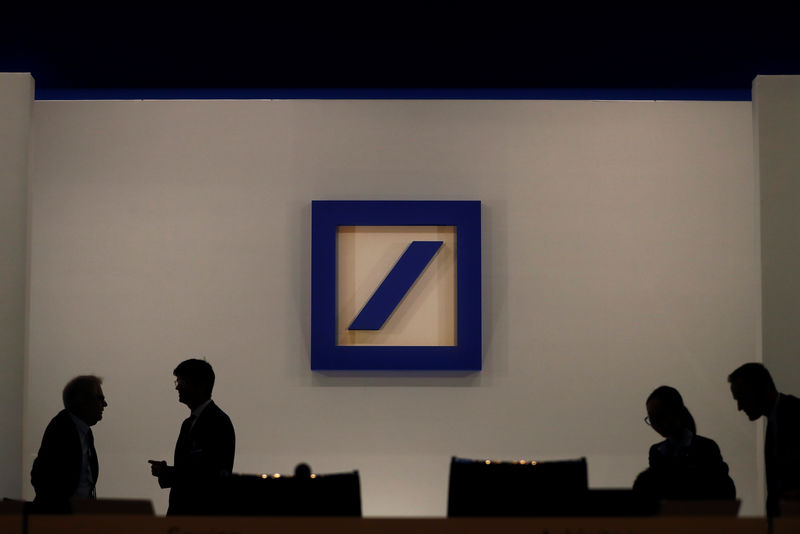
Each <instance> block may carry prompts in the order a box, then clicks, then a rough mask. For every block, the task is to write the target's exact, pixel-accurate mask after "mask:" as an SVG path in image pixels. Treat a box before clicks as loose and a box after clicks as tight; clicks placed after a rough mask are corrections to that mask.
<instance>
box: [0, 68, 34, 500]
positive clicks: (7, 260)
mask: <svg viewBox="0 0 800 534" xmlns="http://www.w3.org/2000/svg"><path fill="white" fill-rule="evenodd" d="M32 101H33V78H31V76H30V75H29V74H9V73H0V422H2V426H0V435H2V436H3V438H2V439H0V465H2V466H3V468H2V469H0V497H9V498H16V499H19V498H20V496H21V492H20V490H21V488H22V469H21V466H20V459H21V458H22V402H23V382H24V381H23V377H24V373H23V368H24V362H25V310H26V307H25V302H26V289H27V274H28V271H27V267H28V263H27V260H28V256H27V254H28V250H27V231H28V230H27V229H28V221H27V217H28V196H27V180H28V136H29V132H30V124H31V110H32V107H33V106H32Z"/></svg>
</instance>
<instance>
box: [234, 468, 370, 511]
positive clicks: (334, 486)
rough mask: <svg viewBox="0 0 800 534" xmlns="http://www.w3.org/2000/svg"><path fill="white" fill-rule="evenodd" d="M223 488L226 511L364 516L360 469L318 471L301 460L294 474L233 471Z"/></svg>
mask: <svg viewBox="0 0 800 534" xmlns="http://www.w3.org/2000/svg"><path fill="white" fill-rule="evenodd" d="M221 489H222V491H221V494H220V495H221V497H220V498H221V500H222V503H221V504H222V509H223V510H224V513H225V514H227V515H245V516H298V517H303V516H305V517H308V516H327V517H332V516H350V517H361V483H360V480H359V476H358V471H352V472H348V473H337V474H324V475H322V474H320V475H317V474H312V473H311V469H310V468H309V467H308V466H307V465H305V464H300V465H298V466H297V468H296V469H295V474H294V476H285V475H248V474H234V475H231V476H229V477H227V478H226V479H225V480H224V481H223V484H222V487H221Z"/></svg>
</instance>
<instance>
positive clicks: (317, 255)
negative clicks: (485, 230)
mask: <svg viewBox="0 0 800 534" xmlns="http://www.w3.org/2000/svg"><path fill="white" fill-rule="evenodd" d="M311 210H312V259H311V263H312V276H311V278H312V280H311V292H312V297H311V368H312V369H313V370H320V371H321V370H480V368H481V267H480V266H481V259H480V256H481V230H480V202H479V201H314V202H312V208H311Z"/></svg>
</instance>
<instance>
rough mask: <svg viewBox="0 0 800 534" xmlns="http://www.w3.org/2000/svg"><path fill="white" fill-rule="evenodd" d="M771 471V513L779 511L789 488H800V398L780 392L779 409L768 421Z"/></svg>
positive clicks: (766, 456)
mask: <svg viewBox="0 0 800 534" xmlns="http://www.w3.org/2000/svg"><path fill="white" fill-rule="evenodd" d="M764 461H765V467H766V472H767V513H768V515H770V516H774V515H778V512H779V509H778V507H779V501H780V499H781V498H782V497H783V496H784V495H785V494H786V493H787V492H789V491H795V492H797V491H800V399H798V398H797V397H794V396H792V395H784V394H783V393H781V394H780V395H779V396H778V407H777V413H776V415H775V418H774V420H773V419H769V420H768V422H767V436H766V440H765V442H764Z"/></svg>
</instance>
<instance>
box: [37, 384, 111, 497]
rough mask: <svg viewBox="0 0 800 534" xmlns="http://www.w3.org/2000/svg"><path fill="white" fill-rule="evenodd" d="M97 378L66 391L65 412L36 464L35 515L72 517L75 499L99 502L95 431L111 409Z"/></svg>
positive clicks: (47, 431)
mask: <svg viewBox="0 0 800 534" xmlns="http://www.w3.org/2000/svg"><path fill="white" fill-rule="evenodd" d="M101 384H102V380H100V379H99V378H97V377H96V376H90V375H87V376H78V377H75V378H73V379H72V380H70V381H69V382H68V383H67V385H66V386H65V387H64V391H63V393H62V399H63V401H64V409H63V410H61V411H60V412H58V414H57V415H56V416H55V417H53V419H52V420H51V421H50V423H49V424H48V425H47V428H46V429H45V431H44V436H43V437H42V445H41V446H40V447H39V454H38V455H37V456H36V460H34V461H33V469H32V470H31V483H32V484H33V489H35V490H36V498H35V499H34V508H33V509H34V511H36V512H40V513H69V512H70V511H71V505H70V501H71V500H72V499H74V498H79V499H93V498H95V485H96V484H97V476H98V472H99V464H98V461H97V451H95V448H94V437H93V435H92V429H91V428H89V427H91V426H93V425H95V424H96V423H97V422H98V421H99V420H100V419H102V418H103V409H104V408H105V407H106V406H108V403H107V402H106V398H105V396H104V395H103V388H102V387H101Z"/></svg>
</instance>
